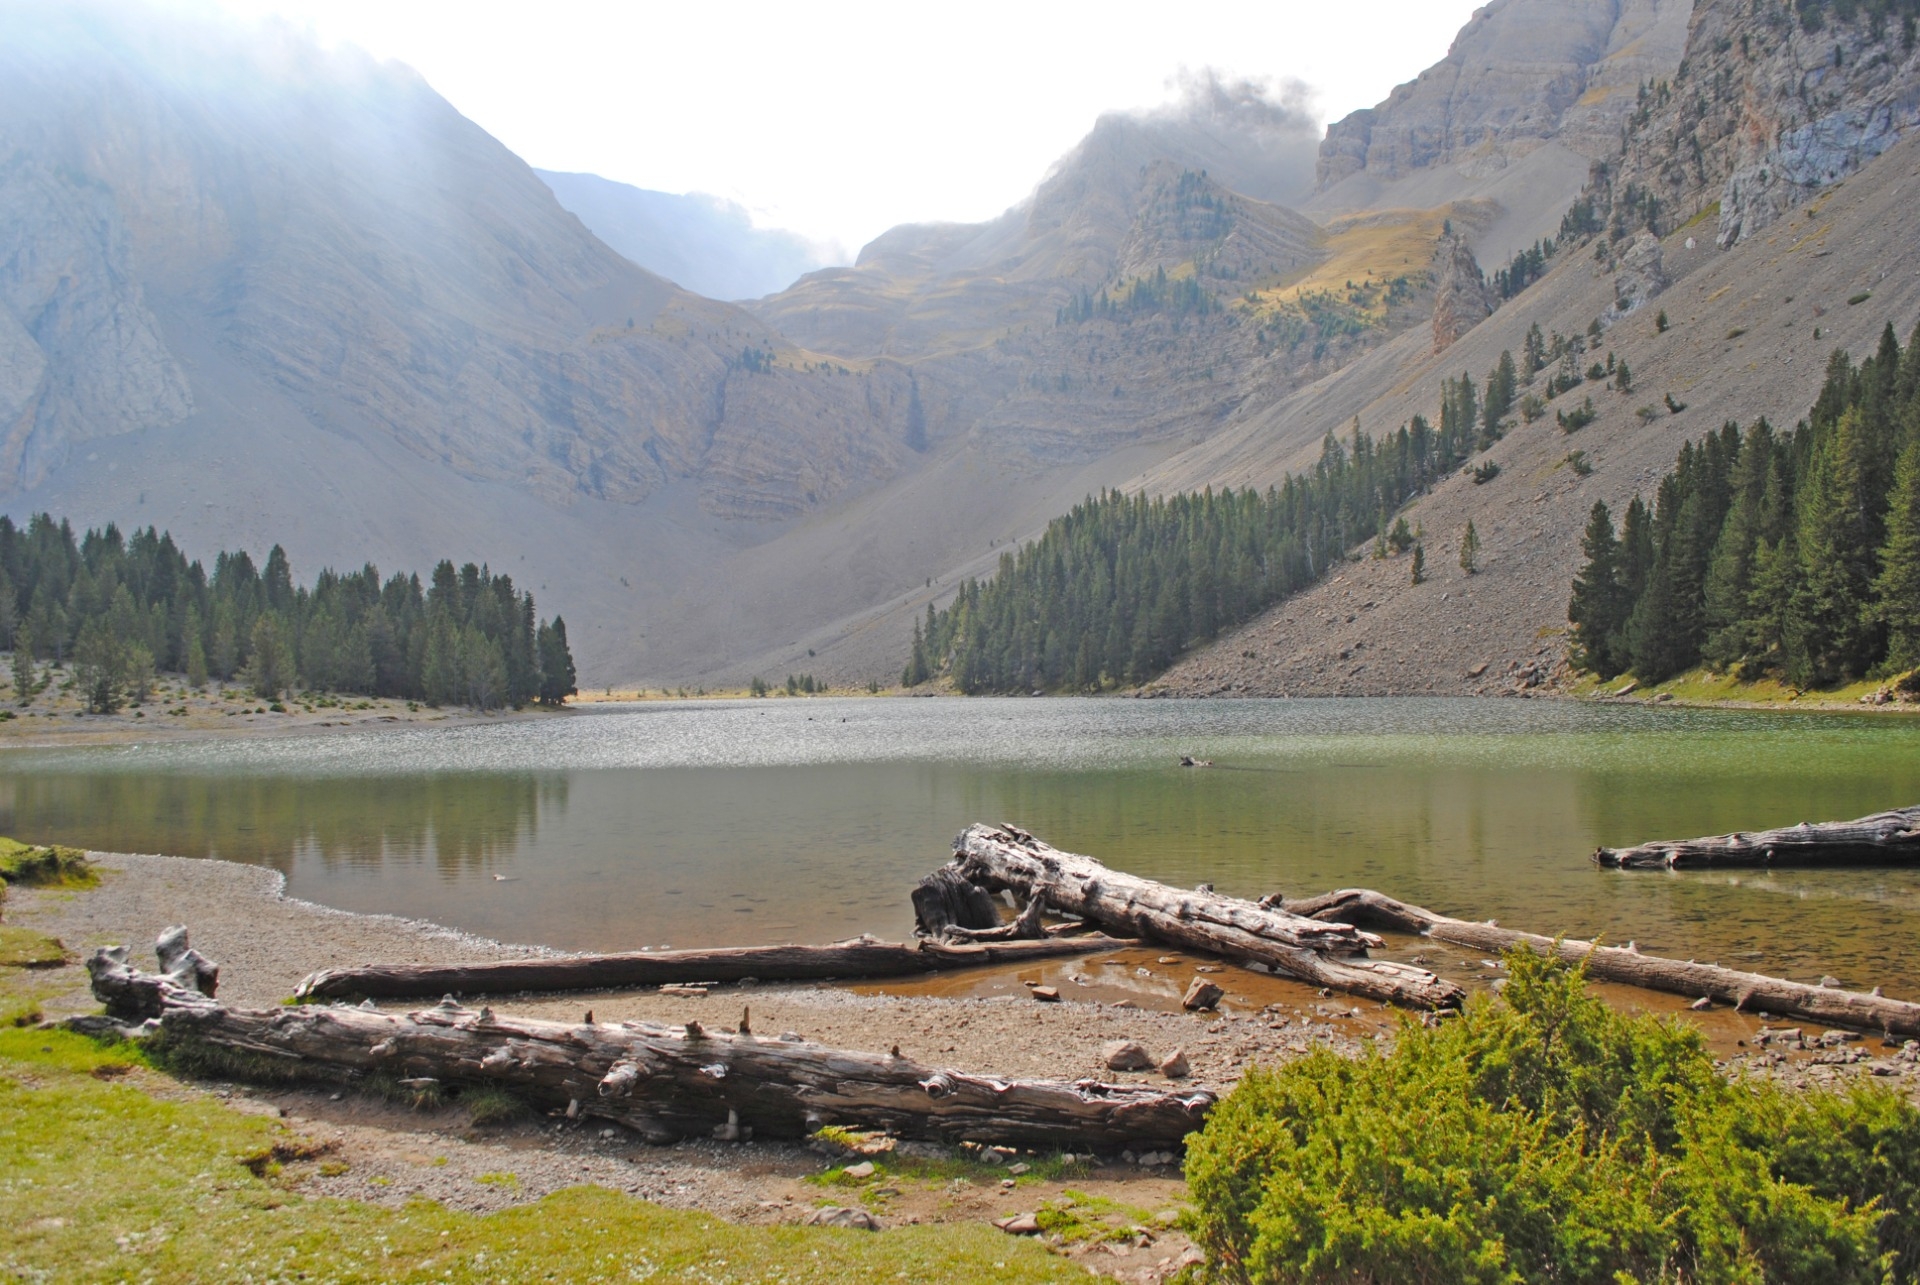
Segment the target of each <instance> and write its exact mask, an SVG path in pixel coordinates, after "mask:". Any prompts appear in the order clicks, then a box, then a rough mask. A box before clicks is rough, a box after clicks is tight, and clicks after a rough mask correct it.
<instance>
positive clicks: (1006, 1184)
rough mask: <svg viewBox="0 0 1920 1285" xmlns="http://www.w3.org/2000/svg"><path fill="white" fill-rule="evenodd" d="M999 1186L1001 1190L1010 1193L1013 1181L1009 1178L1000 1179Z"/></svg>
mask: <svg viewBox="0 0 1920 1285" xmlns="http://www.w3.org/2000/svg"><path fill="white" fill-rule="evenodd" d="M1000 1186H1001V1187H1002V1188H1004V1189H1005V1190H1007V1191H1012V1190H1013V1179H1011V1178H1002V1179H1001V1180H1000Z"/></svg>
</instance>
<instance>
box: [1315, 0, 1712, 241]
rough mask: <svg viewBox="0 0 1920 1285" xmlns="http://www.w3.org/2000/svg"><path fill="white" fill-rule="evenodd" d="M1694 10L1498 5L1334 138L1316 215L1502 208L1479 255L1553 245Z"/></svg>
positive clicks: (1644, 4)
mask: <svg viewBox="0 0 1920 1285" xmlns="http://www.w3.org/2000/svg"><path fill="white" fill-rule="evenodd" d="M1692 8H1693V4H1692V0H1493V2H1492V3H1490V4H1488V5H1486V6H1484V7H1483V8H1481V9H1478V10H1476V11H1475V13H1474V15H1473V17H1472V18H1471V19H1469V20H1468V22H1467V25H1466V26H1465V27H1463V28H1461V30H1460V34H1459V35H1458V36H1457V37H1455V39H1454V42H1453V44H1452V46H1451V47H1450V48H1449V49H1448V50H1447V55H1446V57H1445V58H1442V59H1441V60H1440V61H1439V62H1437V63H1435V64H1434V65H1433V66H1431V67H1429V68H1427V70H1425V71H1423V72H1421V73H1420V75H1419V76H1417V77H1416V78H1415V79H1413V80H1411V81H1408V82H1407V83H1406V84H1403V85H1400V86H1398V87H1397V88H1396V89H1394V91H1393V92H1392V93H1391V94H1389V95H1388V96H1387V99H1386V101H1385V102H1383V103H1380V104H1379V105H1378V106H1375V107H1370V108H1366V109H1363V110H1361V111H1357V112H1354V113H1352V114H1351V115H1349V116H1347V117H1346V118H1345V119H1343V120H1339V121H1336V122H1334V123H1333V124H1332V125H1330V126H1328V128H1327V136H1326V140H1325V142H1324V143H1322V145H1321V147H1320V155H1319V160H1318V163H1317V165H1316V167H1315V174H1314V183H1315V191H1314V194H1313V196H1312V197H1311V198H1310V199H1309V200H1308V201H1306V202H1305V203H1304V206H1303V208H1305V209H1306V210H1308V211H1309V212H1311V213H1315V214H1320V215H1327V214H1333V213H1337V212H1341V211H1347V210H1353V209H1376V208H1381V207H1385V206H1393V205H1406V206H1419V207H1430V206H1436V205H1442V204H1445V203H1447V202H1450V201H1465V200H1472V199H1476V198H1478V199H1485V200H1492V201H1495V202H1497V203H1498V204H1499V205H1500V207H1501V216H1500V217H1499V218H1498V219H1496V220H1494V221H1493V222H1491V223H1490V224H1489V226H1488V227H1487V228H1486V230H1485V232H1484V234H1483V235H1481V236H1480V237H1478V238H1476V241H1475V245H1474V248H1475V249H1476V250H1477V251H1479V252H1480V257H1481V258H1482V260H1483V261H1495V260H1505V259H1507V258H1509V257H1510V256H1511V255H1512V254H1513V253H1514V252H1515V251H1517V250H1520V249H1523V248H1525V247H1526V246H1528V245H1531V244H1532V243H1533V242H1534V241H1535V240H1537V239H1539V238H1540V237H1544V236H1550V235H1552V234H1553V233H1554V232H1556V231H1557V230H1558V228H1559V224H1560V217H1561V215H1562V214H1564V213H1565V212H1566V209H1567V207H1568V205H1570V204H1571V203H1572V201H1573V199H1574V198H1575V197H1576V196H1577V195H1579V193H1580V189H1581V186H1582V185H1583V184H1584V183H1585V182H1586V179H1587V172H1588V169H1589V167H1590V166H1591V165H1592V163H1593V162H1594V161H1596V160H1601V159H1603V158H1606V157H1609V156H1611V155H1613V154H1614V153H1616V152H1617V151H1618V150H1619V146H1620V132H1621V129H1622V128H1623V127H1624V126H1625V124H1626V123H1627V120H1628V118H1629V117H1630V115H1631V114H1632V113H1633V112H1634V111H1635V110H1636V108H1637V106H1638V102H1637V92H1638V90H1639V88H1640V86H1641V85H1643V84H1650V83H1653V82H1656V81H1659V80H1662V79H1668V78H1671V77H1672V76H1673V74H1674V72H1675V70H1676V69H1677V68H1678V66H1679V64H1680V59H1681V55H1682V51H1683V48H1684V47H1685V45H1686V41H1687V23H1688V17H1689V15H1690V13H1691V11H1692Z"/></svg>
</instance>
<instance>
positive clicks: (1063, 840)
mask: <svg viewBox="0 0 1920 1285" xmlns="http://www.w3.org/2000/svg"><path fill="white" fill-rule="evenodd" d="M1182 753H1188V754H1193V755H1195V756H1198V757H1201V758H1210V759H1212V760H1213V761H1214V762H1215V764H1216V766H1214V767H1212V768H1208V769H1183V768H1180V767H1178V766H1177V765H1176V764H1177V758H1178V756H1179V755H1180V754H1182ZM1917 800H1920V720H1911V719H1906V718H1898V717H1892V718H1889V717H1881V716H1867V715H1846V714H1777V713H1738V712H1722V711H1690V710H1664V709H1647V708H1639V707H1619V706H1590V705H1577V704H1572V703H1568V702H1549V701H1466V700H1439V699H1398V700H1300V701H1196V702H1179V701H1130V700H966V701H962V700H832V699H812V700H763V701H738V702H702V703H686V704H650V705H642V706H627V707H619V706H614V707H607V706H600V707H589V708H586V709H581V710H579V711H576V712H575V713H574V714H572V715H571V716H569V717H566V718H554V719H539V720H530V721H524V722H502V723H499V724H495V725H491V726H479V727H462V728H453V729H447V730H432V729H396V730H385V731H373V732H365V733H356V732H346V733H334V734H330V735H324V736H315V737H298V738H294V737H287V738H274V739H254V740H247V739H234V740H210V741H200V742H182V743H175V744H150V745H141V746H129V747H119V748H87V749H77V748H76V749H64V750H44V751H7V752H5V754H4V755H0V834H11V835H14V836H15V837H18V838H21V839H30V840H35V841H58V842H64V843H73V844H79V845H84V846H87V847H93V848H101V849H110V850H118V851H134V852H170V853H176V854H180V855H186V856H210V857H222V858H225V859H228V860H234V861H246V862H253V863H257V864H263V865H270V866H273V867H275V868H277V869H280V870H282V871H284V872H286V874H287V876H288V885H289V890H290V892H291V893H292V894H293V895H295V896H299V897H304V898H307V899H310V900H313V901H318V902H322V903H324V904H327V905H332V906H339V907H342V908H345V909H349V910H360V911H378V912H389V913H395V914H402V915H409V916H419V917H422V918H428V919H433V920H436V921H438V922H441V923H446V924H451V925H454V926H457V927H460V928H463V929H466V930H469V931H472V932H477V933H482V934H485V935H488V936H492V937H499V938H503V939H506V940H511V941H534V942H541V943H545V944H549V945H554V946H561V947H569V948H591V949H632V948H638V947H640V946H661V945H668V944H671V945H675V946H696V945H707V944H720V943H747V942H761V941H786V940H814V941H820V940H827V939H830V938H834V937H839V936H845V935H849V934H852V933H857V932H874V933H878V934H881V935H885V936H898V935H900V934H903V933H905V932H907V931H909V929H910V927H911V922H912V914H911V910H910V908H909V907H908V904H907V892H908V890H909V889H910V887H911V886H912V884H913V882H914V881H915V880H916V879H918V878H919V877H920V875H922V874H924V873H925V872H926V871H927V870H929V869H931V868H932V867H934V866H935V865H938V864H939V863H940V862H941V861H943V860H944V859H945V857H946V854H947V850H948V844H949V841H950V840H951V838H952V836H953V835H954V834H956V833H957V832H958V831H959V830H960V829H962V828H963V827H964V826H965V825H966V824H967V823H968V822H970V821H973V820H991V821H998V820H1008V821H1013V822H1016V823H1017V824H1019V825H1022V826H1024V827H1026V828H1027V829H1030V830H1032V831H1034V832H1035V833H1037V834H1039V835H1040V836H1041V837H1043V838H1045V839H1047V840H1048V841H1049V842H1051V843H1053V844H1055V845H1056V846H1058V847H1062V848H1068V849H1073V850H1077V851H1082V852H1088V853H1092V854H1094V855H1096V856H1098V857H1100V858H1101V859H1102V860H1105V861H1107V862H1108V863H1109V864H1112V865H1116V866H1120V867H1123V868H1125V869H1128V870H1131V871H1133V872H1135V873H1138V874H1142V875H1147V876H1150V877H1154V878H1159V879H1164V880H1167V881H1169V882H1172V883H1178V884H1192V883H1196V882H1199V881H1201V880H1207V881H1211V882H1213V883H1214V884H1216V885H1217V886H1218V887H1219V888H1220V889H1221V890H1222V891H1225V892H1233V893H1241V894H1248V895H1259V894H1263V893H1267V892H1272V891H1275V890H1284V891H1285V892H1287V893H1288V894H1290V895H1294V894H1302V895H1303V894H1308V893H1313V892H1320V891H1325V890H1327V889H1330V888H1334V887H1342V886H1349V885H1355V884H1364V885H1368V886H1372V887H1376V888H1379V889H1381V890H1383V891H1385V892H1388V893H1391V894H1393V895H1395V896H1398V897H1401V898H1403V899H1406V900H1410V901H1417V902H1420V903H1423V904H1425V905H1428V906H1431V907H1432V908H1433V909H1435V910H1439V911H1443V912H1447V913H1453V914H1459V915H1464V916H1470V917H1473V918H1481V919H1484V918H1497V919H1499V920H1500V921H1501V923H1503V924H1505V925H1507V926H1510V927H1524V928H1529V929H1534V930H1537V931H1541V932H1565V933H1568V934H1572V935H1580V936H1585V935H1589V934H1593V933H1604V934H1605V936H1606V937H1607V939H1609V940H1612V941H1616V942H1617V941H1623V940H1626V939H1629V938H1632V939H1636V940H1637V941H1638V942H1639V943H1640V945H1641V946H1642V948H1643V949H1647V950H1650V951H1659V952H1663V953H1668V954H1676V955H1679V956H1682V957H1689V956H1692V957H1698V958H1701V959H1703V960H1705V959H1713V960H1717V961H1719V962H1722V963H1726V964H1729V965H1735V966H1744V967H1750V968H1756V969H1759V970H1762V971H1766V972H1772V973H1779V974H1784V975H1788V976H1797V977H1803V978H1809V979H1810V978H1813V977H1817V976H1819V975H1820V974H1822V973H1834V974H1836V975H1838V976H1840V977H1841V978H1842V979H1844V980H1846V981H1848V982H1849V983H1850V984H1851V983H1856V982H1857V983H1859V984H1861V985H1869V984H1872V983H1876V982H1880V983H1885V984H1886V985H1887V987H1888V990H1889V993H1893V994H1902V995H1909V996H1916V995H1920V962H1916V961H1915V960H1914V959H1913V958H1912V957H1911V954H1910V952H1909V951H1908V950H1907V947H1908V945H1909V944H1910V943H1911V942H1912V941H1913V940H1915V937H1916V931H1917V930H1920V872H1909V871H1884V870H1850V871H1819V872H1813V871H1788V872H1781V873H1777V874H1743V875H1732V874H1716V873H1697V874H1653V873H1635V874H1622V873H1618V872H1603V871H1599V870H1596V869H1594V868H1593V867H1592V866H1591V865H1589V863H1588V861H1587V854H1588V853H1589V852H1591V851H1592V849H1593V848H1594V847H1595V846H1596V845H1597V844H1603V843H1604V844H1620V843H1628V842H1634V841H1638V840H1643V839H1649V838H1656V837H1676V836H1687V835H1694V834H1706V833H1714V832H1720V831H1725V830H1731V829H1753V828H1759V827H1763V826H1772V825H1783V824H1791V823H1793V822H1797V821H1801V820H1821V819H1833V818H1840V817H1851V816H1858V815H1862V814H1865V813H1868V812H1872V811H1875V810H1877V809H1880V808H1885V807H1891V806H1896V805H1906V804H1911V803H1913V802H1915V801H1917Z"/></svg>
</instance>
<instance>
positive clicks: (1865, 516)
mask: <svg viewBox="0 0 1920 1285" xmlns="http://www.w3.org/2000/svg"><path fill="white" fill-rule="evenodd" d="M1581 547H1582V552H1583V554H1584V555H1585V559H1586V560H1585V563H1584V565H1583V566H1582V568H1581V570H1580V572H1579V574H1578V575H1577V576H1576V577H1575V579H1574V583H1573V593H1572V597H1571V600H1570V601H1569V603H1568V606H1567V617H1568V619H1569V621H1571V622H1572V625H1573V642H1574V647H1573V662H1574V664H1575V665H1576V666H1578V667H1580V668H1582V669H1585V670H1587V671H1588V672H1591V673H1593V674H1596V675H1598V676H1599V677H1600V678H1602V679H1607V678H1612V677H1614V676H1616V675H1619V674H1622V673H1628V672H1631V673H1632V674H1633V675H1634V676H1635V677H1636V678H1638V679H1640V680H1641V681H1643V682H1658V681H1661V680H1663V679H1666V678H1669V677H1671V676H1673V675H1674V674H1677V673H1680V672H1682V671H1683V670H1686V669H1689V668H1692V667H1693V666H1695V665H1698V664H1701V663H1702V662H1704V663H1706V664H1707V665H1709V666H1712V667H1713V668H1714V669H1716V670H1720V671H1723V672H1733V673H1736V674H1737V675H1738V676H1740V677H1741V678H1743V679H1749V680H1751V679H1754V678H1758V677H1761V676H1765V675H1769V674H1772V675H1778V676H1779V677H1781V678H1784V679H1785V680H1786V681H1787V682H1789V683H1792V684H1794V685H1796V686H1801V687H1813V686H1828V685H1832V684H1836V683H1844V682H1849V681H1853V680H1857V679H1860V678H1864V677H1869V676H1874V675H1886V674H1895V673H1901V672H1905V671H1907V670H1911V669H1913V668H1915V667H1916V666H1920V329H1917V330H1916V332H1915V334H1914V336H1913V337H1912V338H1911V339H1910V340H1909V341H1908V345H1907V348H1906V349H1905V351H1904V352H1903V351H1902V350H1901V347H1900V344H1899V342H1898V340H1897V338H1896V336H1895V334H1894V331H1893V327H1892V326H1891V325H1889V326H1888V327H1887V328H1886V330H1885V331H1884V332H1883V334H1882V335H1881V338H1880V344H1879V348H1878V350H1877V351H1876V352H1875V353H1874V355H1873V356H1871V357H1868V358H1867V359H1866V360H1864V361H1862V362H1861V363H1860V364H1859V365H1858V366H1856V365H1854V364H1853V362H1852V360H1851V358H1850V357H1849V356H1848V355H1847V354H1846V353H1844V352H1838V351H1836V352H1835V353H1834V354H1833V355H1832V357H1831V359H1830V360H1829V362H1828V365H1827V376H1826V381H1825V384H1824V385H1823V387H1822V388H1821V390H1820V396H1819V398H1818V400H1817V401H1815V402H1814V405H1813V408H1812V410H1811V412H1810V413H1809V414H1808V416H1807V418H1806V419H1804V420H1802V421H1801V422H1800V423H1799V425H1798V426H1797V427H1796V428H1795V429H1794V430H1793V431H1792V432H1785V433H1783V432H1777V431H1775V430H1774V429H1773V428H1772V426H1771V425H1769V424H1768V423H1767V421H1766V420H1764V419H1761V420H1758V421H1756V422H1754V423H1753V424H1752V425H1750V426H1749V427H1748V428H1747V429H1746V431H1745V432H1744V433H1743V432H1741V430H1740V428H1739V426H1738V425H1736V424H1733V423H1731V422H1729V423H1728V424H1726V425H1725V426H1724V427H1723V428H1722V429H1721V430H1720V431H1719V432H1717V433H1713V434H1710V435H1708V436H1707V437H1706V438H1705V439H1704V440H1703V441H1701V442H1699V443H1698V444H1695V443H1688V444H1687V445H1686V446H1684V447H1682V448H1681V451H1680V455H1679V459H1678V461H1677V463H1676V465H1675V468H1674V470H1673V471H1672V472H1671V473H1669V474H1667V475H1666V477H1664V478H1663V479H1661V482H1660V485H1659V488H1658V490H1657V491H1656V492H1655V495H1654V502H1653V504H1652V506H1651V507H1649V506H1648V505H1647V504H1646V503H1645V502H1644V501H1643V500H1642V499H1641V498H1640V497H1638V496H1635V497H1634V499H1633V501H1632V502H1631V503H1630V504H1629V505H1628V506H1627V510H1626V513H1625V515H1624V517H1623V518H1622V521H1621V523H1620V526H1619V528H1618V530H1616V529H1615V526H1614V522H1613V517H1612V515H1611V514H1610V513H1609V512H1608V510H1607V507H1606V505H1605V504H1596V505H1594V507H1593V511H1592V514H1591V516H1590V517H1589V520H1588V523H1587V530H1586V534H1585V538H1584V540H1583V542H1582V546H1581Z"/></svg>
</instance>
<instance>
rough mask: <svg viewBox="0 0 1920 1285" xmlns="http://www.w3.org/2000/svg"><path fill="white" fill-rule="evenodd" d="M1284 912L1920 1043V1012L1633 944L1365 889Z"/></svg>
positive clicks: (1858, 994)
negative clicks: (1520, 953)
mask: <svg viewBox="0 0 1920 1285" xmlns="http://www.w3.org/2000/svg"><path fill="white" fill-rule="evenodd" d="M1285 904H1286V908H1287V909H1288V910H1291V911H1293V912H1294V913H1295V914H1300V915H1307V916H1310V917H1314V918H1320V917H1325V918H1329V919H1338V920H1343V921H1348V922H1354V923H1363V924H1368V925H1371V926H1372V927H1375V928H1384V929H1387V930H1389V931H1393V932H1406V933H1418V934H1421V935H1423V936H1427V937H1431V938H1433V939H1434V940H1435V941H1444V942H1451V943H1453V944H1454V945H1456V946H1470V947H1472V948H1473V949H1475V950H1479V951H1484V952H1486V953H1487V954H1490V955H1491V954H1499V953H1500V952H1501V951H1504V950H1509V949H1511V948H1513V947H1515V946H1525V947H1527V948H1528V949H1530V950H1533V951H1536V952H1538V953H1540V954H1543V955H1544V954H1554V955H1557V956H1559V957H1560V958H1561V959H1564V960H1566V961H1568V962H1569V963H1574V964H1585V965H1586V968H1587V974H1588V976H1590V977H1597V978H1599V979H1600V980H1602V981H1609V982H1624V983H1626V984H1627V985H1629V986H1639V987H1643V988H1645V989H1647V990H1657V991H1667V992H1669V993H1671V994H1675V995H1690V996H1693V997H1694V998H1697V999H1698V998H1705V999H1711V1000H1718V1001H1720V1002H1721V1003H1724V1004H1731V1005H1733V1006H1734V1007H1735V1008H1737V1009H1740V1010H1742V1011H1745V1012H1749V1013H1755V1012H1764V1013H1771V1014H1774V1015H1776V1016H1779V1017H1794V1018H1803V1019H1806V1020H1808V1021H1815V1022H1822V1023H1825V1024H1826V1025H1828V1026H1847V1027H1856V1028H1860V1029H1864V1030H1871V1031H1880V1032H1882V1033H1884V1034H1886V1035H1888V1036H1890V1037H1891V1036H1896V1035H1899V1036H1908V1037H1912V1036H1920V1004H1910V1003H1907V1002H1905V1001H1903V1000H1897V999H1888V998H1886V997H1885V996H1883V995H1876V994H1863V993H1862V992H1860V991H1850V990H1844V989H1841V988H1839V987H1836V986H1808V985H1806V984H1804V983H1801V982H1790V981H1787V980H1785V979H1783V978H1779V977H1768V976H1765V975H1764V974H1761V973H1745V972H1740V971H1738V970H1736V969H1731V968H1721V967H1720V966H1719V965H1717V964H1698V963H1695V962H1694V961H1693V960H1691V959H1689V960H1684V961H1682V960H1678V959H1663V958H1661V957H1660V956H1658V955H1643V954H1641V953H1640V952H1639V951H1638V950H1637V949H1635V948H1634V947H1633V946H1632V945H1631V944H1628V945H1626V946H1601V945H1597V944H1596V943H1594V942H1590V941H1574V940H1571V939H1568V938H1554V937H1542V936H1539V935H1538V934H1536V933H1523V932H1514V931H1513V930H1512V929H1508V928H1500V927H1498V926H1496V925H1494V924H1483V923H1474V922H1472V921H1471V920H1466V919H1453V918H1449V917H1448V916H1446V915H1439V914H1435V913H1434V912H1433V911H1431V910H1426V909H1423V908H1422V907H1419V906H1410V905H1408V904H1407V903H1405V902H1403V901H1395V900H1394V899H1393V898H1392V897H1388V896H1385V895H1384V894H1382V893H1378V892H1374V891H1373V890H1372V889H1369V888H1347V889H1343V890H1342V891H1339V892H1330V893H1328V894H1326V895H1325V896H1322V897H1311V898H1305V899H1302V900H1297V901H1288V902H1286V903H1285Z"/></svg>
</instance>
